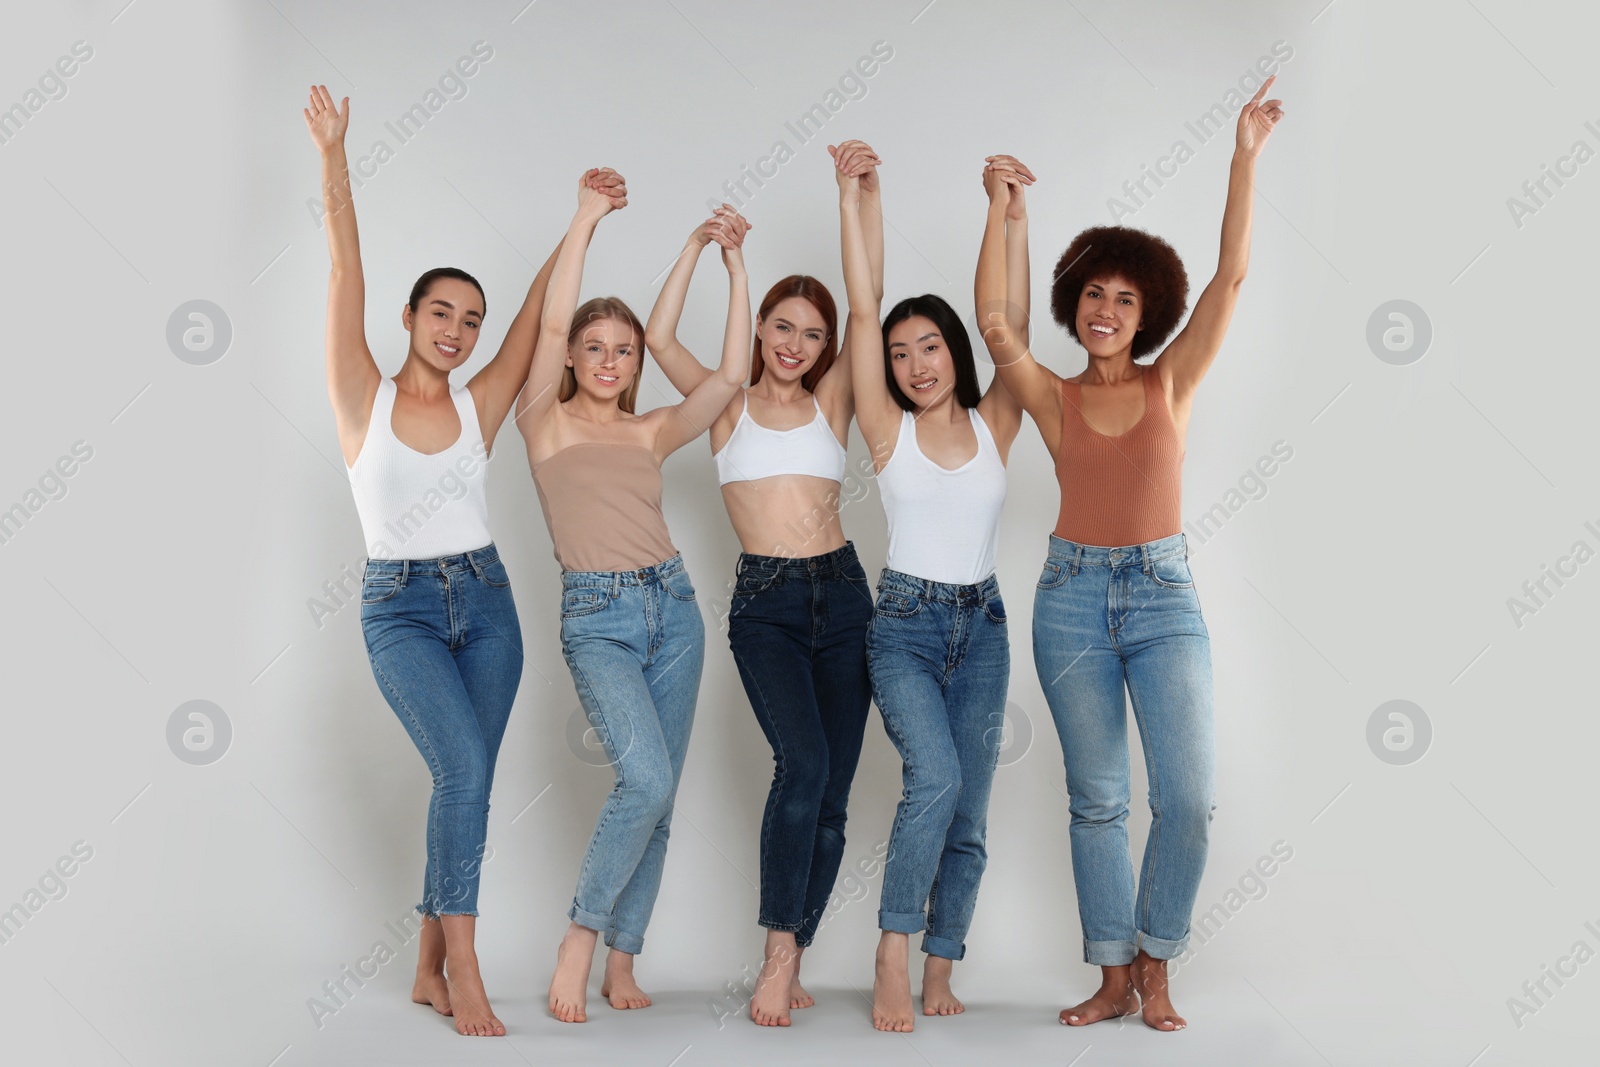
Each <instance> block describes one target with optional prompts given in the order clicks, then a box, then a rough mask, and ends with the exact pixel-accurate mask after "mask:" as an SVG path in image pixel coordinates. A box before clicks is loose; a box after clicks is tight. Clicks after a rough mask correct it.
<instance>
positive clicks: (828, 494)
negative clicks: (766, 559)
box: [722, 474, 845, 559]
mask: <svg viewBox="0 0 1600 1067" xmlns="http://www.w3.org/2000/svg"><path fill="white" fill-rule="evenodd" d="M722 499H723V502H724V503H726V504H727V505H728V518H730V519H732V520H733V532H734V533H735V534H737V535H738V538H739V546H740V547H741V548H743V549H744V550H745V551H746V552H748V553H750V554H751V555H755V556H781V557H783V558H786V559H804V558H805V557H807V556H820V555H822V554H823V553H824V552H832V551H833V550H834V549H836V548H843V547H844V543H845V538H844V528H843V527H842V526H841V525H840V523H839V504H840V486H839V483H838V482H836V481H833V480H832V479H830V478H817V477H814V476H812V475H809V474H778V475H774V476H772V477H770V478H758V479H756V480H755V481H748V482H729V483H728V484H727V485H724V486H723V487H722Z"/></svg>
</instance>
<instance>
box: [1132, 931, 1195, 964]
mask: <svg viewBox="0 0 1600 1067" xmlns="http://www.w3.org/2000/svg"><path fill="white" fill-rule="evenodd" d="M1133 939H1134V945H1135V947H1136V948H1141V949H1143V950H1144V951H1145V952H1146V953H1147V954H1148V955H1149V956H1150V957H1151V958H1152V959H1158V960H1171V959H1177V958H1178V957H1179V956H1181V955H1183V954H1184V952H1185V950H1187V949H1188V947H1189V935H1188V934H1184V935H1183V937H1181V938H1179V939H1178V940H1177V941H1168V940H1167V939H1166V938H1164V937H1151V936H1150V935H1149V934H1147V933H1145V932H1144V931H1143V930H1140V931H1139V932H1138V933H1136V934H1134V937H1133Z"/></svg>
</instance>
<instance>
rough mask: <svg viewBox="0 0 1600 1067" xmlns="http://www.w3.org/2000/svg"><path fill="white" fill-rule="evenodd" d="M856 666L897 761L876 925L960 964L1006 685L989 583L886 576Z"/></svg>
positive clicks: (996, 593)
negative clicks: (862, 659) (916, 937)
mask: <svg viewBox="0 0 1600 1067" xmlns="http://www.w3.org/2000/svg"><path fill="white" fill-rule="evenodd" d="M867 663H868V666H869V667H870V669H871V673H872V695H873V699H874V700H876V701H877V704H878V710H879V712H881V713H882V715H883V725H884V729H885V730H886V731H887V732H888V734H889V740H891V741H893V742H894V747H895V748H896V749H898V750H899V752H900V758H901V759H902V760H903V761H904V763H905V768H904V770H903V771H902V781H903V783H904V790H903V793H902V795H901V799H900V804H899V807H898V808H897V809H896V811H895V817H894V829H893V830H892V831H891V832H890V835H889V856H888V859H887V860H886V861H885V863H884V871H883V898H882V903H881V905H880V907H879V909H878V926H879V928H880V929H883V930H889V931H894V932H897V933H906V934H912V933H916V932H917V931H918V930H924V929H925V930H926V931H927V932H926V933H925V934H924V935H923V938H922V951H924V952H926V953H929V954H930V955H934V956H943V957H944V958H946V959H951V960H959V959H961V958H962V957H963V956H965V955H966V950H967V946H966V936H967V928H968V927H969V926H970V925H971V924H972V910H973V907H974V905H975V904H976V903H977V900H978V881H979V880H980V879H981V878H982V877H983V868H984V865H985V863H986V862H987V860H988V852H987V850H986V848H985V846H984V828H985V826H986V824H987V822H988V817H989V787H990V785H991V784H992V783H993V781H994V768H995V763H996V762H997V761H998V760H999V758H1000V742H1001V739H1002V737H1003V735H1004V732H1005V714H1006V689H1007V687H1008V685H1009V684H1010V680H1011V642H1010V638H1009V637H1008V636H1007V633H1006V609H1005V604H1004V603H1002V601H1001V599H1000V586H999V583H998V582H996V581H995V579H994V577H993V576H992V575H991V576H990V577H989V578H987V579H985V580H984V581H982V582H979V583H978V584H976V585H946V584H943V583H940V582H930V581H925V580H923V579H921V578H914V577H912V576H911V575H909V574H902V573H901V572H899V571H893V570H888V569H885V570H884V572H883V575H882V577H881V578H879V579H878V599H877V604H876V606H875V608H874V610H873V613H872V625H871V627H870V629H869V630H868V633H867ZM924 909H926V915H927V919H926V922H924V919H923V915H924Z"/></svg>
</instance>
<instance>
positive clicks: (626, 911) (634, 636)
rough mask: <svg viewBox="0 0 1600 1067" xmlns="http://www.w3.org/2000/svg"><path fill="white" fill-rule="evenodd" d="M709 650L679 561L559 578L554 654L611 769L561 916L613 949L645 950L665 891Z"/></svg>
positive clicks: (691, 589) (574, 573) (678, 558)
mask: <svg viewBox="0 0 1600 1067" xmlns="http://www.w3.org/2000/svg"><path fill="white" fill-rule="evenodd" d="M705 645H706V632H705V623H704V621H703V620H702V619H701V617H700V606H699V605H698V604H696V603H695V593H694V585H693V584H691V583H690V581H689V572H688V571H686V570H685V569H684V566H683V557H681V556H673V557H672V558H671V559H668V560H665V561H663V562H661V563H657V564H654V565H652V566H649V567H643V568H641V569H639V570H633V571H564V572H563V573H562V575H561V652H562V655H563V656H565V657H566V660H567V667H568V669H570V670H571V671H572V681H573V684H574V685H575V686H576V687H577V690H578V699H579V700H580V701H582V703H583V708H584V711H585V713H586V714H587V715H588V718H589V723H590V725H591V726H593V727H594V729H595V732H596V733H597V734H599V736H600V739H601V741H602V743H603V744H604V745H605V750H606V755H607V756H609V757H610V758H611V767H612V770H613V772H614V773H615V774H616V785H614V786H613V787H612V790H611V795H610V796H608V797H606V802H605V805H604V806H603V807H602V808H601V809H600V818H599V819H598V821H596V823H595V827H594V834H593V836H591V837H590V838H589V848H588V851H586V852H585V853H584V856H583V867H582V868H581V869H580V870H579V872H578V888H577V892H576V893H575V894H574V895H573V900H572V908H571V910H570V911H568V912H567V915H568V917H569V918H571V919H572V921H573V922H576V923H577V924H578V925H579V926H586V927H588V928H589V929H591V930H598V931H600V932H601V933H602V934H604V935H605V942H606V944H607V945H609V946H611V947H612V948H614V949H616V950H617V951H619V952H627V953H631V954H635V955H637V954H638V953H639V952H640V951H641V950H642V949H643V948H644V931H645V927H647V926H648V925H649V924H650V912H651V910H652V909H653V908H654V907H655V903H656V892H657V890H659V889H660V888H661V870H662V868H663V867H664V866H665V865H666V861H667V837H668V835H669V833H670V832H671V827H672V804H673V800H674V798H675V797H676V796H677V793H678V779H679V777H680V776H681V775H682V774H683V759H684V755H685V754H686V753H687V752H688V749H689V730H690V728H691V727H692V726H693V725H694V703H695V698H696V696H697V695H698V694H699V692H700V668H701V665H702V663H703V661H704V658H705Z"/></svg>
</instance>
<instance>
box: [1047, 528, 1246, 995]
mask: <svg viewBox="0 0 1600 1067" xmlns="http://www.w3.org/2000/svg"><path fill="white" fill-rule="evenodd" d="M1033 655H1034V661H1035V664H1036V665H1037V667H1038V669H1039V681H1040V684H1041V685H1042V686H1043V687H1044V694H1045V699H1046V700H1047V701H1048V702H1049V704H1050V713H1051V715H1052V716H1053V717H1054V719H1055V723H1056V731H1057V732H1058V733H1059V734H1060V736H1061V749H1062V753H1063V756H1064V759H1065V763H1066V772H1067V795H1068V809H1069V810H1070V812H1071V814H1072V821H1071V840H1072V877H1073V881H1074V883H1075V884H1076V886H1077V891H1078V916H1079V918H1080V919H1081V921H1082V923H1083V958H1084V961H1085V962H1086V963H1093V964H1099V965H1100V966H1117V965H1120V964H1126V963H1131V962H1132V961H1133V958H1134V956H1135V955H1136V954H1137V953H1138V951H1139V950H1140V949H1143V950H1144V951H1145V952H1147V953H1148V954H1149V955H1151V956H1153V957H1154V958H1156V959H1172V958H1173V957H1175V956H1178V955H1181V954H1182V953H1183V951H1184V949H1185V948H1186V947H1187V945H1188V940H1189V920H1190V916H1191V915H1192V913H1193V911H1194V902H1195V895H1196V894H1197V892H1198V891H1199V887H1200V876H1201V874H1202V872H1203V871H1204V870H1205V864H1206V850H1207V842H1208V837H1209V833H1210V825H1211V813H1212V809H1213V807H1214V806H1215V805H1214V801H1213V797H1214V789H1215V785H1214V770H1215V768H1214V765H1215V760H1216V757H1215V739H1214V736H1213V727H1212V692H1211V637H1210V634H1209V632H1208V631H1207V630H1206V624H1205V620H1204V619H1203V618H1202V617H1201V615H1200V600H1199V598H1198V597H1197V596H1196V595H1195V590H1194V577H1193V575H1191V574H1190V573H1189V563H1188V558H1187V542H1186V541H1185V539H1184V536H1183V534H1181V533H1179V534H1173V535H1172V536H1171V537H1164V538H1161V539H1160V540H1157V541H1151V542H1148V543H1146V544H1142V545H1127V546H1122V547H1116V548H1107V547H1097V546H1094V545H1080V544H1077V543H1076V542H1073V541H1067V540H1064V539H1062V538H1059V537H1055V536H1051V538H1050V551H1049V555H1048V557H1047V558H1046V560H1045V564H1044V572H1043V573H1042V574H1041V575H1040V576H1039V585H1038V589H1037V591H1036V592H1035V594H1034V605H1033ZM1124 689H1126V697H1124ZM1128 703H1131V704H1132V707H1133V716H1134V720H1135V722H1136V723H1137V724H1138V728H1139V740H1140V745H1141V747H1142V748H1143V749H1144V759H1145V769H1146V771H1147V774H1148V777H1149V782H1150V836H1149V839H1148V840H1147V841H1146V842H1145V849H1144V861H1143V863H1142V865H1141V867H1140V870H1139V878H1138V886H1137V891H1136V889H1135V884H1134V872H1133V862H1132V857H1131V854H1130V852H1129V849H1128V827H1127V821H1128V801H1129V799H1130V793H1131V791H1132V786H1131V784H1130V780H1129V770H1128V728H1127V724H1128V713H1127V707H1128Z"/></svg>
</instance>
